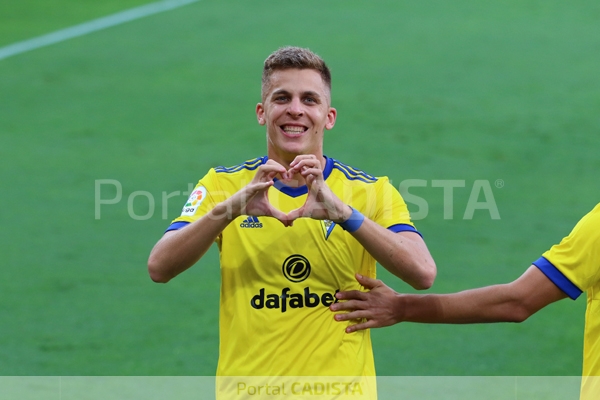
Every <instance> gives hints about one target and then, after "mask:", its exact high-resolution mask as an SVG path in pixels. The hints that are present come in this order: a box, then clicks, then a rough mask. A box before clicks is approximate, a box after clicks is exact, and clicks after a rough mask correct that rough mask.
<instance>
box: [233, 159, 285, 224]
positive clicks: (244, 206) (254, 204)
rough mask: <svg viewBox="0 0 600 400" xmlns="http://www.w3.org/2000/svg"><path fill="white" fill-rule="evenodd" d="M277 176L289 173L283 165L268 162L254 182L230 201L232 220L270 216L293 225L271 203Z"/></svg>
mask: <svg viewBox="0 0 600 400" xmlns="http://www.w3.org/2000/svg"><path fill="white" fill-rule="evenodd" d="M277 174H281V175H282V176H287V174H288V172H287V170H286V169H285V168H284V167H283V166H282V165H281V164H279V163H278V162H276V161H273V160H268V161H267V162H266V163H265V164H263V165H261V166H260V167H259V168H258V170H257V171H256V175H254V178H253V179H252V181H251V182H250V183H249V184H248V185H246V186H245V187H243V188H242V189H241V190H240V191H238V192H237V193H236V194H234V195H233V196H232V197H230V198H229V199H228V207H229V210H228V213H230V215H231V218H236V217H238V216H240V215H253V216H256V217H261V216H268V217H274V218H277V219H278V220H279V221H281V223H283V224H284V225H286V226H289V225H291V223H290V222H288V220H289V218H288V216H287V215H286V214H285V213H284V212H282V211H281V210H278V209H277V208H275V207H273V206H272V205H271V203H270V202H269V197H268V191H269V188H270V187H271V186H273V184H274V181H273V178H275V176H276V175H277Z"/></svg>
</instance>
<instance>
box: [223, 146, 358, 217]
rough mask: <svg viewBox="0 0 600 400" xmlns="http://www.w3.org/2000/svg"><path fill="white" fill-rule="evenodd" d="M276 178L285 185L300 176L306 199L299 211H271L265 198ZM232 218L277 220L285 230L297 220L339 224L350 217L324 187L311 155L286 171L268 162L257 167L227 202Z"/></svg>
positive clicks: (321, 175) (297, 158)
mask: <svg viewBox="0 0 600 400" xmlns="http://www.w3.org/2000/svg"><path fill="white" fill-rule="evenodd" d="M277 174H280V175H281V178H282V179H283V180H284V181H285V180H288V179H292V178H293V177H294V175H296V174H300V175H301V176H302V177H303V178H304V180H305V182H306V185H307V187H308V196H307V197H306V202H305V203H304V205H302V207H300V208H297V209H295V210H292V211H290V212H289V213H287V214H286V213H284V212H282V211H281V210H278V209H277V208H275V207H273V206H272V205H271V203H270V202H269V198H268V196H267V193H268V190H269V187H271V186H273V184H274V181H273V179H274V178H275V176H276V175H277ZM229 201H230V206H231V209H230V210H231V212H232V215H233V216H239V215H243V214H245V215H253V216H257V217H260V216H269V217H274V218H277V219H278V220H279V221H280V222H281V223H282V224H284V225H285V226H292V224H293V223H294V221H295V220H296V219H298V218H312V219H319V220H323V219H329V220H332V221H333V222H338V223H339V222H343V221H345V220H347V219H348V218H349V217H350V214H351V213H352V210H351V208H350V207H349V206H348V205H346V204H344V203H343V202H342V201H341V200H340V199H339V198H338V197H337V196H336V195H335V194H334V193H333V192H332V191H331V189H330V188H329V186H327V184H326V183H325V180H324V178H323V170H322V169H321V163H320V161H319V160H318V159H317V157H315V156H314V155H300V156H297V157H296V158H295V159H294V161H292V163H291V164H290V169H289V170H286V169H285V168H284V167H283V166H282V165H281V164H279V163H277V162H276V161H273V160H268V161H267V162H266V163H265V164H263V165H261V166H260V167H259V168H258V170H257V172H256V175H255V176H254V179H253V180H252V182H250V183H249V184H248V185H247V186H245V187H244V188H242V189H241V190H240V191H239V192H237V193H236V194H235V195H233V196H232V197H231V198H230V199H229Z"/></svg>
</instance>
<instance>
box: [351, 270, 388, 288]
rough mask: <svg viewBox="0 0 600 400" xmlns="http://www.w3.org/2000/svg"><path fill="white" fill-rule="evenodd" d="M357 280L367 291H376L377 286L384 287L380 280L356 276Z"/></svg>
mask: <svg viewBox="0 0 600 400" xmlns="http://www.w3.org/2000/svg"><path fill="white" fill-rule="evenodd" d="M356 280H357V281H358V283H360V284H361V285H362V286H363V287H364V288H366V289H369V290H371V289H374V288H376V287H377V286H381V285H383V282H382V281H380V280H379V279H373V278H369V277H367V276H363V275H361V274H356Z"/></svg>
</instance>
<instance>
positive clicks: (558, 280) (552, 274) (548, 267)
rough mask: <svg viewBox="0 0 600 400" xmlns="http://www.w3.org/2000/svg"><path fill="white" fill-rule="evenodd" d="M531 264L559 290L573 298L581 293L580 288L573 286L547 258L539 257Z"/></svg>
mask: <svg viewBox="0 0 600 400" xmlns="http://www.w3.org/2000/svg"><path fill="white" fill-rule="evenodd" d="M533 265H535V266H536V267H538V268H539V269H540V271H542V272H543V273H544V275H546V276H547V277H548V279H550V280H551V281H552V283H554V284H555V285H556V286H558V288H559V289H560V290H562V291H563V292H565V294H566V295H567V296H569V297H570V298H571V299H573V300H575V299H576V298H578V297H579V296H580V295H581V293H583V292H582V291H581V289H579V288H578V287H577V286H575V285H574V284H573V283H572V282H571V281H570V280H569V279H568V278H567V277H566V276H564V275H563V273H562V272H560V270H559V269H558V268H556V267H555V266H554V265H553V264H552V263H551V262H550V261H548V259H546V258H545V257H540V258H538V259H537V260H536V261H534V262H533Z"/></svg>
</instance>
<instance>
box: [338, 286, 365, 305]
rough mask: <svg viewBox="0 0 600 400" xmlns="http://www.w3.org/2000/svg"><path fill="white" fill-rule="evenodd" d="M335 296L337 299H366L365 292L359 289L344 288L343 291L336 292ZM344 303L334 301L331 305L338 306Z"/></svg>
mask: <svg viewBox="0 0 600 400" xmlns="http://www.w3.org/2000/svg"><path fill="white" fill-rule="evenodd" d="M335 298H336V299H338V300H366V299H367V294H366V293H365V292H361V291H360V290H346V291H343V292H337V293H336V294H335ZM342 304H346V303H334V304H332V306H340V305H342Z"/></svg>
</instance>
